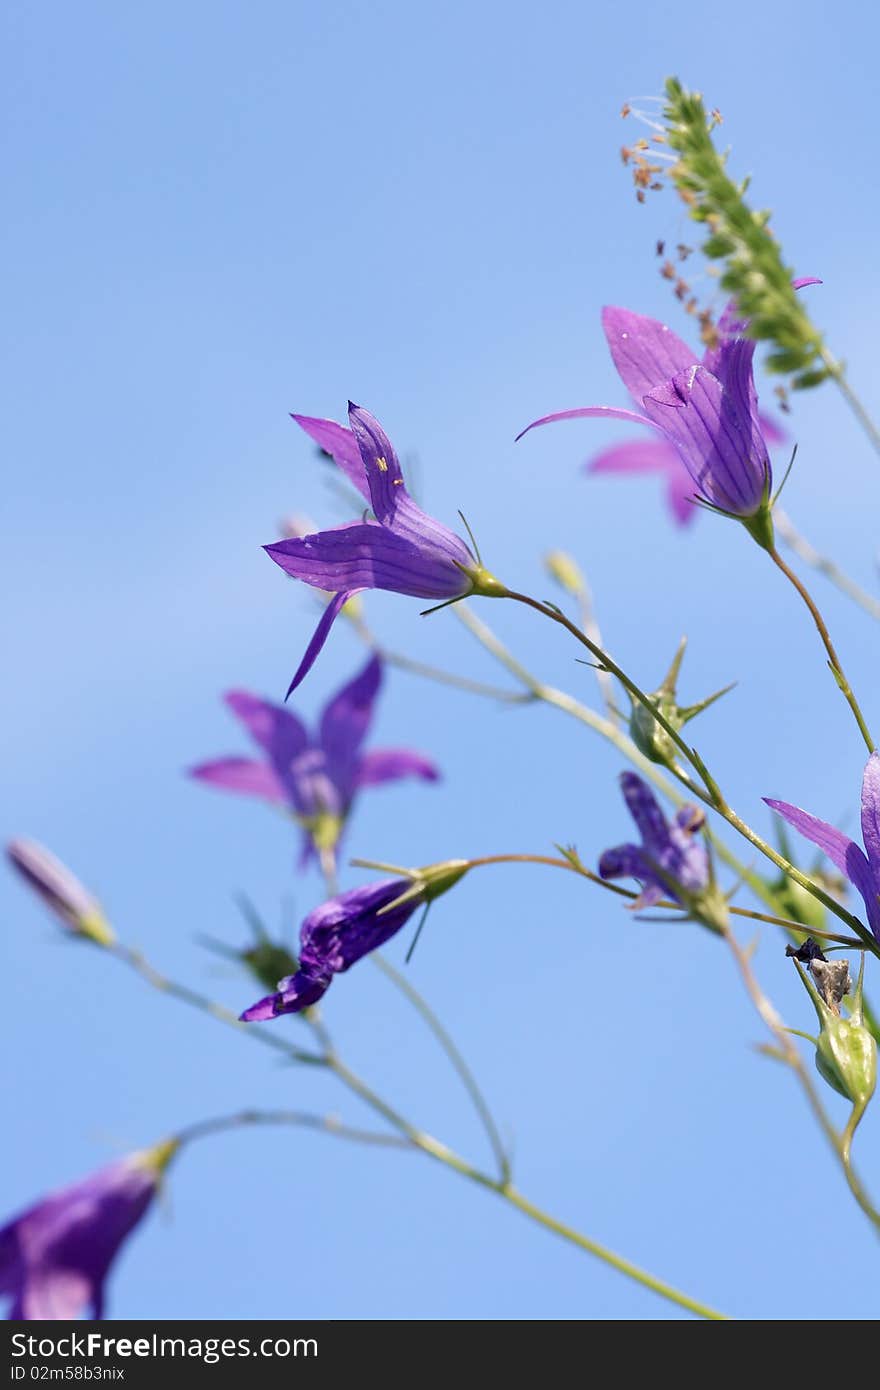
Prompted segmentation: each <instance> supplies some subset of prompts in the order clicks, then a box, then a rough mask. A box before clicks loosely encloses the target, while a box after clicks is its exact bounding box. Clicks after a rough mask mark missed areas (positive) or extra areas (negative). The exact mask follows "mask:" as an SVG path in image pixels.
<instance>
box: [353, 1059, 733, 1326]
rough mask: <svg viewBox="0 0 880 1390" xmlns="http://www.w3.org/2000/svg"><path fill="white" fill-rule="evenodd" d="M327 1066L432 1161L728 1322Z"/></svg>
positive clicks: (655, 1288)
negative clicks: (560, 1219)
mask: <svg viewBox="0 0 880 1390" xmlns="http://www.w3.org/2000/svg"><path fill="white" fill-rule="evenodd" d="M327 1064H328V1066H329V1068H330V1070H331V1071H332V1072H333V1073H334V1074H335V1075H336V1076H337V1077H338V1079H339V1080H340V1081H341V1082H342V1083H343V1085H345V1086H346V1087H347V1088H348V1089H349V1090H350V1091H352V1092H353V1093H354V1094H355V1095H357V1096H359V1097H360V1098H361V1100H363V1101H364V1102H365V1103H366V1104H367V1105H369V1106H370V1107H371V1109H373V1110H376V1111H377V1112H378V1113H379V1114H380V1115H382V1116H383V1117H384V1118H385V1119H386V1120H387V1121H388V1122H389V1124H391V1125H393V1126H394V1127H395V1128H396V1129H398V1130H399V1131H400V1132H401V1133H402V1134H404V1135H405V1136H406V1138H407V1139H409V1140H410V1142H411V1143H413V1144H414V1145H415V1146H416V1148H418V1149H421V1151H422V1152H423V1153H425V1154H427V1155H428V1156H429V1157H430V1158H434V1159H436V1160H437V1161H438V1162H439V1163H443V1164H445V1165H446V1167H447V1168H452V1169H453V1170H454V1171H455V1172H457V1173H459V1174H461V1176H462V1177H465V1178H468V1179H469V1180H470V1181H471V1182H474V1183H476V1184H477V1185H478V1186H480V1187H485V1188H488V1190H489V1191H490V1192H494V1193H495V1194H496V1196H498V1197H500V1198H501V1199H502V1200H503V1201H505V1202H507V1203H508V1204H509V1205H510V1206H512V1207H515V1208H516V1209H517V1210H518V1211H521V1212H522V1213H523V1214H524V1215H525V1216H528V1217H529V1218H530V1219H531V1220H532V1221H534V1222H536V1223H537V1225H539V1226H543V1227H544V1229H545V1230H548V1231H552V1232H553V1234H554V1235H558V1236H560V1237H561V1238H562V1239H563V1240H566V1241H568V1242H569V1243H570V1244H572V1245H575V1246H577V1247H578V1249H580V1250H583V1251H585V1252H586V1253H587V1254H590V1255H593V1256H595V1257H596V1259H599V1260H601V1261H602V1262H603V1263H604V1264H607V1265H609V1266H610V1267H611V1268H612V1269H616V1270H617V1271H618V1272H619V1273H621V1274H624V1275H626V1276H627V1278H629V1279H632V1280H633V1281H634V1282H635V1283H637V1284H641V1285H642V1287H643V1288H646V1289H649V1290H650V1291H651V1292H652V1293H656V1294H659V1296H660V1297H661V1298H665V1299H666V1300H667V1301H668V1302H670V1303H674V1304H676V1305H677V1306H678V1307H679V1308H684V1309H685V1310H686V1311H687V1312H689V1313H693V1314H694V1315H695V1316H696V1317H700V1318H706V1319H708V1320H711V1321H727V1320H728V1319H727V1315H726V1314H724V1313H720V1312H718V1311H717V1310H716V1309H714V1308H711V1307H709V1306H708V1305H707V1304H705V1303H700V1302H698V1301H697V1300H696V1299H694V1298H691V1297H690V1296H689V1295H688V1294H684V1293H682V1292H681V1291H680V1290H679V1289H676V1288H673V1286H672V1285H671V1284H667V1283H666V1282H665V1281H664V1280H662V1279H657V1278H655V1276H654V1275H652V1274H649V1273H648V1272H647V1270H644V1269H641V1268H640V1267H639V1266H638V1265H635V1264H632V1263H631V1261H629V1260H625V1259H623V1257H622V1256H620V1255H617V1254H615V1253H614V1251H612V1250H609V1249H607V1247H606V1246H604V1245H600V1244H599V1243H598V1242H597V1241H593V1240H590V1239H589V1237H587V1236H584V1235H582V1234H581V1233H580V1232H579V1231H576V1230H574V1229H573V1227H571V1226H567V1225H565V1224H564V1223H563V1222H561V1221H558V1220H557V1219H556V1218H555V1217H554V1216H551V1215H550V1214H549V1212H545V1211H544V1210H543V1209H542V1208H541V1207H538V1206H536V1205H535V1203H534V1202H531V1201H529V1200H528V1198H526V1197H524V1196H523V1195H522V1194H521V1193H520V1192H518V1191H517V1189H516V1188H514V1187H512V1186H511V1185H510V1184H509V1183H507V1182H502V1181H499V1180H497V1179H496V1178H492V1177H490V1176H489V1175H488V1174H487V1173H483V1172H481V1171H480V1169H479V1168H475V1167H474V1166H473V1165H472V1164H470V1163H468V1162H467V1160H466V1159H463V1158H461V1157H460V1155H459V1154H457V1153H455V1152H454V1151H453V1150H452V1149H449V1148H447V1146H446V1145H445V1144H442V1143H440V1141H439V1140H437V1139H434V1138H432V1136H431V1135H429V1134H425V1133H423V1132H422V1131H421V1130H418V1129H415V1128H414V1126H412V1125H411V1124H410V1123H409V1121H408V1120H405V1119H404V1118H403V1117H402V1116H401V1115H399V1114H398V1113H397V1112H396V1111H395V1110H394V1109H393V1108H392V1107H391V1106H390V1105H388V1103H387V1102H386V1101H384V1100H383V1099H382V1098H381V1096H378V1095H377V1094H376V1092H375V1091H373V1090H372V1089H371V1088H370V1087H369V1086H368V1085H367V1084H366V1082H365V1081H363V1080H362V1079H361V1078H360V1077H359V1076H358V1075H357V1074H356V1073H355V1072H353V1071H352V1070H351V1068H350V1067H348V1066H347V1065H346V1064H345V1063H344V1062H343V1061H342V1060H341V1059H340V1058H339V1057H337V1056H335V1055H333V1056H331V1057H329V1058H328V1059H327Z"/></svg>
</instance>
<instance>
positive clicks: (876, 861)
mask: <svg viewBox="0 0 880 1390" xmlns="http://www.w3.org/2000/svg"><path fill="white" fill-rule="evenodd" d="M764 800H765V801H766V803H767V805H768V806H770V807H771V808H772V809H773V810H774V811H778V812H779V814H780V816H782V818H783V819H784V820H787V821H788V823H789V825H793V826H794V828H795V830H799V831H800V833H801V834H802V835H805V836H806V838H807V839H808V840H811V841H812V842H813V844H814V845H818V846H819V848H820V849H821V850H823V851H824V852H825V854H827V855H828V858H829V859H830V860H831V862H832V864H833V865H834V866H835V868H837V869H839V870H840V872H841V873H842V874H845V875H846V877H847V878H848V879H849V881H850V883H851V884H852V885H853V887H854V888H857V889H858V891H859V892H860V893H861V895H862V897H863V898H864V901H865V910H866V912H867V914H868V925H869V926H870V928H871V931H872V932H873V933H874V935H875V936H876V938H877V940H878V941H880V754H878V753H872V754H871V756H870V757H869V759H868V761H867V762H866V764H865V772H864V775H863V777H862V839H863V840H864V842H865V849H864V850H863V849H862V847H861V845H858V844H856V842H855V840H851V839H850V838H849V836H848V835H844V833H843V831H842V830H838V829H837V828H836V827H835V826H833V825H829V824H828V822H827V821H824V820H819V818H818V816H811V815H810V813H809V811H802V810H801V808H800V807H799V806H791V805H790V804H789V803H788V802H787V801H772V800H771V799H770V798H769V797H766V796H765V797H764ZM865 851H867V853H866V852H865Z"/></svg>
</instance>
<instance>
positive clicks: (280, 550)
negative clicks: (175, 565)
mask: <svg viewBox="0 0 880 1390" xmlns="http://www.w3.org/2000/svg"><path fill="white" fill-rule="evenodd" d="M264 549H265V550H266V551H267V552H268V554H269V555H271V557H272V559H273V560H274V561H275V563H276V564H278V565H280V566H281V568H282V569H283V570H284V572H285V573H286V574H289V575H292V576H293V578H294V579H301V580H303V582H304V583H306V584H311V585H313V586H314V587H315V588H318V589H324V590H327V591H329V592H331V593H338V592H340V591H341V590H343V589H349V590H350V589H388V590H390V591H391V592H393V593H398V594H410V595H411V596H412V597H413V598H426V599H444V598H456V597H459V596H460V595H463V594H465V593H467V592H468V591H469V589H470V587H471V586H470V581H469V580H468V579H467V577H466V576H465V575H464V574H463V573H462V570H461V568H460V566H459V565H457V564H455V563H454V562H453V561H452V560H450V559H448V558H447V557H446V556H445V555H443V554H441V553H440V552H439V551H437V550H435V549H434V548H433V547H426V546H418V545H416V544H414V543H413V542H412V541H408V540H405V539H404V538H403V537H402V536H399V535H397V534H396V533H395V532H394V531H390V530H389V529H388V528H387V527H386V526H379V525H377V524H376V523H375V522H360V521H354V522H351V523H350V524H349V525H346V526H336V527H334V528H333V529H332V530H329V531H319V532H318V533H317V534H316V535H314V536H305V537H303V538H301V539H300V538H294V539H291V540H285V541H275V542H274V543H273V544H272V545H267V546H265V547H264Z"/></svg>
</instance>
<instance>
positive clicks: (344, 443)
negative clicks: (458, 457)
mask: <svg viewBox="0 0 880 1390" xmlns="http://www.w3.org/2000/svg"><path fill="white" fill-rule="evenodd" d="M348 417H349V422H350V424H351V429H345V428H344V427H343V426H342V425H338V424H336V423H335V421H333V420H318V419H313V418H312V417H311V416H307V415H294V416H293V418H294V420H296V422H297V424H298V425H300V426H301V427H302V428H303V429H304V430H305V432H306V434H308V435H309V436H310V437H311V438H312V439H314V441H315V443H316V444H318V445H319V446H320V447H321V448H322V449H324V450H325V451H326V452H327V453H328V454H330V455H331V456H332V458H333V460H334V462H335V463H336V464H337V465H338V466H339V467H340V468H341V469H342V472H343V473H344V474H345V476H346V477H347V478H348V480H349V482H350V483H352V484H353V485H354V487H355V488H356V489H357V491H358V492H359V493H360V495H361V497H363V499H364V501H365V502H366V504H367V507H368V508H371V509H372V516H368V515H366V514H365V515H364V518H363V519H362V520H360V521H351V522H348V523H347V524H346V525H344V526H336V527H334V528H333V529H332V530H329V531H319V532H317V533H316V534H315V535H310V536H292V537H289V538H287V539H286V540H281V541H276V542H275V543H274V544H272V545H267V546H266V547H265V548H266V550H267V551H268V553H269V554H270V555H271V557H272V559H273V560H274V561H275V562H276V564H278V565H280V566H281V568H282V569H283V570H284V572H285V574H289V575H291V576H292V577H293V578H294V579H301V580H302V581H303V583H305V584H311V585H313V586H314V587H315V588H317V589H323V590H324V591H325V592H327V593H331V594H332V595H333V597H332V599H331V600H330V602H329V603H328V605H327V607H326V609H325V610H324V613H323V615H322V617H321V620H320V622H319V623H318V626H317V628H316V629H315V633H314V636H313V637H312V640H311V642H310V643H309V645H308V647H307V648H306V653H305V655H304V657H303V659H302V661H301V662H300V665H299V669H298V670H297V672H296V674H295V676H294V678H293V680H292V681H291V683H290V689H289V690H288V692H287V693H288V695H289V694H290V693H291V691H293V690H295V689H296V687H297V686H298V685H299V683H300V682H301V681H302V679H303V678H304V676H305V675H306V673H307V672H308V671H309V670H310V669H311V667H312V665H313V664H314V661H315V658H316V657H317V655H318V653H319V652H320V650H321V648H322V647H323V645H324V643H325V642H326V640H327V636H328V634H329V632H330V628H331V627H332V626H333V623H334V622H335V621H336V618H337V617H338V616H339V614H340V612H341V611H342V609H343V608H344V606H345V604H346V603H347V602H348V600H349V599H350V598H351V597H352V596H353V595H354V594H356V593H360V591H361V590H363V589H388V590H391V591H392V592H394V593H398V594H409V595H411V596H412V597H414V598H421V599H430V600H433V601H434V602H438V603H443V602H448V601H452V600H454V599H459V598H464V597H465V596H466V595H467V594H472V593H480V594H485V595H489V596H495V597H497V596H501V595H503V594H504V592H505V591H504V588H503V586H502V585H501V584H499V583H498V581H497V580H496V579H495V578H493V576H492V575H491V574H489V573H488V571H487V570H485V569H484V568H483V566H482V564H481V563H480V561H479V560H478V559H475V558H474V556H473V555H472V554H471V551H470V549H469V548H468V546H466V545H465V543H464V541H463V540H461V538H460V537H459V536H457V535H455V533H454V532H453V531H450V530H449V529H448V528H447V527H446V526H444V525H443V524H442V523H441V522H439V521H436V520H435V519H434V518H433V517H431V516H428V515H427V513H425V512H423V511H422V509H421V508H420V507H418V506H417V505H416V503H415V502H414V501H413V499H412V498H411V497H410V495H409V493H408V492H407V490H406V484H405V483H404V480H403V474H402V472H401V468H400V463H399V460H398V458H397V455H396V453H395V452H394V449H393V447H392V445H391V441H390V440H389V439H388V436H387V435H386V434H385V432H384V430H383V429H382V427H381V425H380V424H379V422H378V421H377V420H375V419H374V418H373V416H372V415H370V414H369V413H368V412H367V411H366V410H362V409H361V407H360V406H357V405H351V404H349V409H348Z"/></svg>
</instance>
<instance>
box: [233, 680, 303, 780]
mask: <svg viewBox="0 0 880 1390" xmlns="http://www.w3.org/2000/svg"><path fill="white" fill-rule="evenodd" d="M223 698H224V699H225V701H226V704H227V705H228V706H229V708H230V709H231V710H232V713H233V714H234V715H235V717H236V718H237V719H239V720H241V722H242V724H243V725H244V726H245V728H246V729H247V731H248V733H249V734H250V736H251V738H252V739H253V740H254V742H255V743H257V744H259V746H260V747H261V748H262V749H263V751H264V752H266V753H268V754H269V757H270V759H271V761H272V765H273V766H274V767H275V769H276V770H277V771H279V772H280V771H281V770H282V769H286V768H288V767H289V766H290V764H291V763H292V762H293V760H294V758H298V757H299V756H300V754H301V753H303V752H304V751H305V749H306V748H307V747H308V745H309V736H308V733H307V731H306V728H305V725H304V724H303V723H302V722H301V721H300V720H299V719H297V717H296V715H295V714H292V713H291V711H290V710H286V709H284V708H282V706H281V705H275V704H272V702H271V701H269V700H261V699H260V697H259V696H258V695H251V694H250V692H249V691H247V690H230V691H227V693H226V695H225V696H224V697H223Z"/></svg>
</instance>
